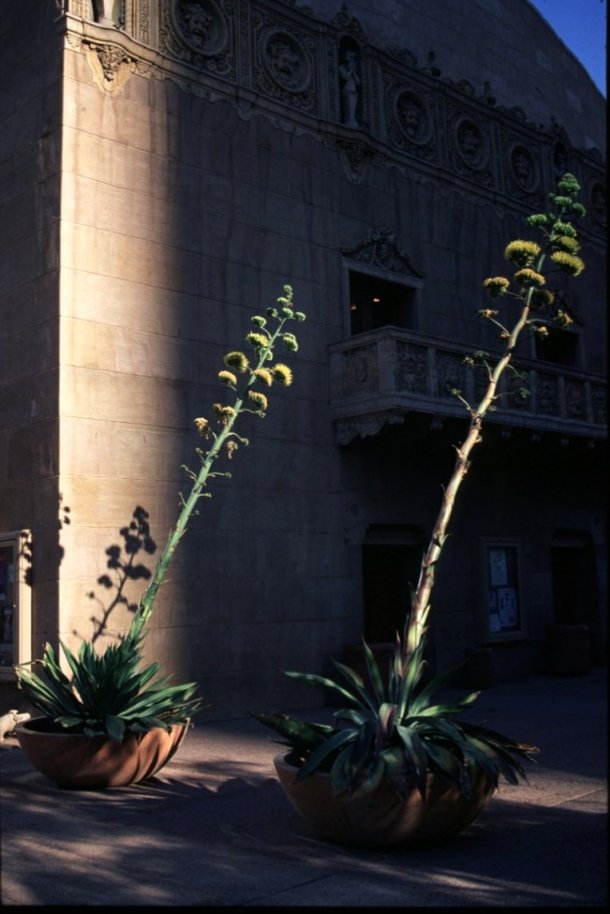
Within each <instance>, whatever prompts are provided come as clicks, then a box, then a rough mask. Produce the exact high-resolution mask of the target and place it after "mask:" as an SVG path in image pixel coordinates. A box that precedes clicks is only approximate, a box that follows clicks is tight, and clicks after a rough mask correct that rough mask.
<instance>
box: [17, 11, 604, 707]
mask: <svg viewBox="0 0 610 914" xmlns="http://www.w3.org/2000/svg"><path fill="white" fill-rule="evenodd" d="M0 28H1V29H2V32H1V34H0V40H1V41H2V51H3V53H2V59H1V62H0V76H1V84H2V86H3V89H2V94H1V95H2V97H1V101H0V105H1V107H0V125H1V137H0V237H1V238H2V258H1V260H2V263H1V264H0V315H1V320H2V342H3V350H4V358H3V359H2V362H1V367H0V385H1V390H2V397H1V400H0V560H1V562H2V564H1V566H0V568H1V570H2V574H3V577H2V575H0V605H1V606H2V612H3V617H2V624H3V629H2V642H1V645H0V649H1V652H2V657H1V661H2V662H1V663H0V677H1V681H2V683H3V685H4V686H8V684H9V683H10V682H12V672H11V668H12V665H13V663H15V662H18V661H26V660H29V659H31V657H37V656H40V653H41V649H42V644H43V643H44V642H45V641H46V640H51V641H54V642H56V641H57V639H58V638H62V639H64V640H65V641H67V642H68V643H69V644H72V645H74V644H75V643H76V642H77V640H78V638H79V637H81V636H84V637H92V636H94V635H96V636H97V643H98V644H99V645H100V646H101V645H103V644H104V643H106V642H107V639H108V638H111V637H114V636H115V635H116V633H118V632H121V631H124V630H125V628H126V626H127V624H128V620H129V617H130V612H131V611H132V609H133V606H134V604H135V603H136V602H137V599H138V596H139V594H140V592H141V589H142V587H143V586H144V584H145V582H146V575H147V574H148V573H149V571H150V569H151V568H152V566H153V565H154V561H155V557H156V555H157V554H158V551H159V548H160V545H161V544H162V543H163V541H164V539H165V536H166V533H167V530H168V529H169V527H170V526H171V524H172V523H173V522H174V520H175V517H176V512H177V499H178V492H179V491H180V490H181V489H182V488H185V487H186V485H187V482H186V480H185V476H184V473H183V472H182V471H181V469H180V467H181V465H182V464H185V463H186V464H189V463H192V462H193V453H194V449H195V447H196V446H197V440H196V436H195V432H194V429H193V425H192V420H193V418H194V417H195V416H199V415H205V414H206V410H208V411H209V409H210V405H211V403H212V402H213V401H214V400H216V399H218V384H217V381H216V373H217V371H218V369H219V368H220V367H222V366H221V361H222V356H223V354H224V352H225V351H226V350H227V348H235V347H236V346H238V345H240V342H241V340H242V338H243V335H244V334H245V333H246V332H247V330H248V329H249V321H250V317H251V315H252V314H254V313H256V311H258V310H260V309H261V308H264V307H265V306H267V305H269V304H272V303H273V301H274V300H275V298H276V296H277V295H278V294H279V293H280V292H281V288H282V286H283V284H284V283H290V284H291V285H292V286H293V287H294V290H295V300H296V303H297V307H299V308H300V309H301V310H303V311H305V312H306V313H307V317H308V319H307V321H306V323H304V324H303V325H301V330H300V349H299V352H298V353H297V355H296V357H295V359H294V373H295V381H294V384H293V386H292V387H291V388H289V389H288V390H286V391H283V392H280V393H275V392H274V393H273V395H272V396H271V397H270V401H271V402H270V409H269V414H268V416H267V418H266V419H265V420H264V421H262V422H258V423H257V424H256V425H254V424H253V425H252V428H248V429H246V430H245V433H247V434H248V437H249V438H250V439H251V445H250V447H249V448H248V450H247V452H244V451H242V452H240V453H239V454H238V455H237V457H236V458H235V461H234V465H233V466H232V473H233V479H232V480H231V481H230V482H227V481H226V480H218V481H217V483H216V484H215V486H214V488H213V497H212V498H211V499H209V500H207V501H206V502H205V503H204V504H203V506H202V512H201V515H200V516H199V517H198V518H196V519H195V520H194V521H193V523H192V525H191V530H190V531H189V534H188V536H187V538H186V539H185V540H184V541H183V543H182V544H181V546H180V552H179V555H178V558H177V560H176V566H175V567H172V573H171V580H170V581H169V582H168V583H167V584H166V585H165V587H164V590H163V593H162V598H161V599H160V601H159V607H158V610H157V613H156V615H155V617H154V620H153V630H152V632H151V636H150V639H149V642H148V646H147V650H148V652H149V655H150V657H151V658H152V657H155V658H158V659H160V660H161V662H162V664H163V666H164V668H165V669H166V670H167V671H172V672H175V673H176V675H177V676H178V677H179V678H180V679H189V680H190V679H196V680H198V681H199V682H200V684H201V688H202V692H203V695H204V697H205V699H206V701H208V702H209V708H208V709H207V710H206V711H205V712H204V714H206V715H209V716H212V717H218V718H221V717H230V716H235V715H237V716H240V715H243V714H244V713H245V712H246V711H247V710H248V709H252V710H257V709H263V708H267V709H268V708H275V707H280V706H281V707H283V708H289V707H299V706H300V707H305V706H306V705H307V704H308V703H311V702H313V703H318V702H319V701H320V700H321V697H320V696H318V695H313V696H312V694H311V693H310V691H309V690H305V691H306V693H305V694H304V693H303V690H302V689H301V688H300V687H297V686H294V685H292V684H291V683H290V682H288V681H286V680H285V679H284V678H283V677H282V676H281V674H280V672H279V671H280V670H282V669H306V670H314V671H315V670H318V671H329V669H330V668H329V657H331V656H334V657H337V658H338V659H339V658H340V657H341V656H342V654H343V652H344V650H345V648H346V646H349V645H351V644H354V643H357V642H358V640H359V638H360V633H361V632H362V631H364V632H365V634H366V635H367V637H368V638H369V639H370V640H372V641H374V642H381V643H383V642H387V641H388V640H390V639H391V637H392V633H393V631H394V630H395V628H396V627H397V626H400V625H401V624H402V618H403V610H404V607H405V605H406V601H407V599H408V587H409V581H410V580H412V579H413V576H414V574H415V572H416V569H417V565H418V561H419V558H420V556H421V552H422V549H423V546H424V545H425V543H426V541H427V538H428V536H429V532H430V529H431V526H432V523H433V521H434V518H435V515H436V512H437V510H438V507H439V499H440V492H441V486H442V484H443V483H444V482H446V480H447V477H448V474H449V472H450V470H451V466H452V462H453V445H454V444H455V443H456V442H459V440H460V435H462V434H463V432H464V428H465V419H464V409H463V406H462V405H461V404H460V402H459V401H458V400H456V397H455V396H454V395H452V394H451V390H452V389H453V388H459V389H460V390H462V391H463V392H464V394H465V396H466V397H467V398H471V397H474V396H476V392H477V390H478V389H480V378H479V377H478V376H477V375H476V373H474V374H472V373H469V372H468V371H467V370H466V368H465V366H464V363H463V358H464V356H465V355H468V354H469V353H470V352H472V350H473V349H485V350H486V351H489V352H492V353H493V352H494V350H496V351H497V347H498V342H497V339H496V337H495V335H494V333H493V332H492V329H491V327H490V326H489V325H488V324H487V323H486V322H482V321H481V319H480V318H479V317H478V316H477V312H478V310H479V308H481V307H483V306H484V299H483V292H482V289H481V281H482V279H483V278H484V277H485V276H488V275H494V274H496V273H498V272H501V271H502V269H503V266H502V264H503V257H502V252H503V250H504V247H505V245H506V243H507V242H508V241H509V240H511V239H512V238H515V237H522V236H523V234H524V231H526V229H525V228H524V218H525V216H526V215H527V214H528V213H530V212H534V211H537V210H540V209H544V208H545V201H546V195H547V193H548V192H549V191H550V190H552V189H553V187H554V182H555V179H556V177H557V176H558V175H559V174H561V173H563V172H564V171H571V172H573V173H574V174H575V175H576V176H577V178H578V180H579V182H580V183H581V185H582V202H583V203H584V205H585V206H586V208H587V215H586V217H585V218H584V220H583V223H582V228H581V241H582V251H581V253H582V256H583V259H584V260H585V262H586V265H587V268H586V270H585V272H584V273H583V275H582V277H579V278H578V279H577V280H573V281H570V282H569V283H567V284H566V285H565V288H564V287H563V286H562V287H561V288H560V291H561V293H562V294H563V295H564V296H565V302H566V305H567V306H568V307H569V308H570V312H571V313H572V314H573V316H574V324H573V325H572V327H573V329H571V330H570V331H566V332H565V333H564V334H563V335H562V336H559V335H555V334H552V335H551V338H550V339H549V341H548V342H547V343H546V344H544V345H543V344H540V345H537V344H536V343H535V342H534V340H533V339H529V340H527V341H525V342H524V343H523V346H522V349H521V351H520V353H519V355H518V365H519V368H520V370H521V371H523V372H524V373H525V375H526V378H527V386H528V387H529V390H530V396H529V397H528V398H527V400H523V401H522V400H519V399H517V398H516V397H514V396H512V395H511V394H512V393H513V392H514V391H513V390H512V389H511V387H510V382H509V379H507V387H506V389H505V390H504V391H503V393H504V398H503V399H502V400H501V401H500V403H499V406H498V409H497V410H496V411H495V412H494V413H493V414H492V415H491V416H490V420H489V422H488V425H487V429H486V430H485V433H484V441H483V443H482V445H481V446H480V447H479V448H478V452H475V455H474V461H473V466H472V468H471V470H470V472H469V475H468V478H467V480H466V482H465V484H464V487H463V492H462V494H461V496H460V502H459V504H458V508H457V510H456V513H455V517H454V521H453V523H452V528H451V537H450V540H449V543H448V545H447V546H446V548H445V551H444V553H443V557H442V561H441V566H439V573H438V584H437V589H436V592H435V599H434V603H435V606H434V610H433V624H432V641H431V653H430V664H431V667H432V668H437V667H445V666H446V665H448V664H451V665H452V664H457V663H461V662H462V661H463V660H464V657H465V656H466V655H467V653H468V652H469V651H471V650H472V649H473V648H480V647H485V648H486V649H489V651H490V652H491V653H490V654H488V655H487V656H491V661H492V669H493V677H494V679H496V680H498V681H501V680H502V679H507V678H514V677H518V676H525V675H529V674H532V673H539V672H544V671H545V670H547V669H548V664H549V655H548V635H549V626H552V625H553V624H555V623H562V624H571V625H584V626H586V634H587V648H586V649H587V652H588V654H589V659H590V661H591V662H601V660H602V658H603V657H604V656H605V643H606V618H605V611H604V607H605V606H606V599H607V594H606V590H605V587H606V583H605V582H606V569H607V559H606V526H605V525H606V510H605V497H606V482H605V480H606V470H605V465H606V457H607V450H606V441H607V418H606V332H607V324H606V314H607V310H606V301H607V299H606V290H605V276H606V267H605V252H606V219H607V216H606V203H605V201H606V190H605V188H606V170H605V154H606V153H605V133H606V129H605V112H606V109H605V100H604V98H603V97H602V96H601V95H600V93H599V92H598V91H597V89H596V88H595V86H594V85H593V84H592V82H591V81H590V79H589V77H588V76H587V74H586V73H585V71H584V70H583V69H582V67H581V66H580V64H579V63H578V61H577V60H576V59H575V58H574V57H573V56H572V55H571V53H570V52H569V51H568V50H567V49H566V48H565V47H564V45H563V44H562V43H561V42H560V40H559V39H558V38H557V37H556V36H555V34H554V33H553V32H552V30H551V29H550V28H549V26H548V25H547V24H546V22H545V21H544V20H543V19H542V18H541V17H540V15H539V14H538V13H537V12H536V11H535V10H534V8H533V7H532V6H531V5H530V4H529V2H528V0H512V2H511V3H510V4H503V3H497V2H495V0H477V2H476V3H474V2H473V3H472V4H468V12H467V14H466V12H465V11H464V8H463V5H462V4H455V3H454V2H452V0H433V2H430V0H403V2H400V3H396V2H388V0H379V2H376V3H370V2H368V0H366V2H365V0H351V2H349V3H347V4H341V3H340V2H334V0H324V2H322V0H318V2H315V0H314V2H309V3H304V2H300V0H196V2H195V0H104V2H102V0H25V2H22V3H20V4H8V5H6V9H4V10H3V20H2V24H1V26H0ZM373 299H381V302H375V303H373ZM253 423H254V420H253Z"/></svg>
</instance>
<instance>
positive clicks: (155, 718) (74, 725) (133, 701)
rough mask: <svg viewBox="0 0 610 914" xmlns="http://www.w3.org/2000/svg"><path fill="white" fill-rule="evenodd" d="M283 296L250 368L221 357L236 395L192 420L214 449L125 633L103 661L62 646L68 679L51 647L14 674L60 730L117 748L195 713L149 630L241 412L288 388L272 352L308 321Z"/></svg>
mask: <svg viewBox="0 0 610 914" xmlns="http://www.w3.org/2000/svg"><path fill="white" fill-rule="evenodd" d="M283 292H284V294H283V295H282V296H280V297H279V298H278V299H277V307H272V308H267V310H266V312H265V316H263V315H258V314H257V315H255V316H254V317H253V318H252V323H253V325H254V329H252V330H251V331H250V332H249V333H248V334H247V335H246V343H247V344H248V347H249V348H250V349H251V350H252V351H253V353H254V358H253V367H252V366H251V364H250V359H249V358H248V356H247V355H246V354H245V353H244V352H242V351H234V352H229V353H227V355H225V357H224V364H225V367H224V368H223V369H222V370H221V371H220V372H219V373H218V377H219V380H220V381H221V382H222V383H223V384H224V385H226V387H228V388H229V389H230V390H231V391H233V393H234V398H233V403H232V404H230V405H229V404H223V403H214V407H213V408H214V419H213V420H212V421H209V420H208V419H204V418H198V419H195V420H194V421H195V426H196V428H197V430H198V432H199V434H200V435H201V436H202V438H203V439H205V440H206V441H209V442H211V443H210V445H209V447H208V448H207V450H206V449H203V448H197V452H196V453H197V456H198V457H199V462H200V466H199V469H198V471H197V472H194V471H193V470H191V469H189V468H188V467H186V466H185V467H183V469H184V470H185V471H186V473H187V474H188V476H189V478H190V480H191V489H190V492H189V493H188V495H187V496H186V497H184V495H182V493H181V494H180V511H179V514H178V519H177V521H176V524H175V526H174V527H173V528H172V529H171V530H170V532H169V534H168V537H167V540H166V542H165V545H164V547H163V551H162V552H161V556H160V558H159V560H158V562H157V565H156V568H155V571H154V573H153V575H152V578H151V580H150V583H149V585H148V587H147V588H146V590H145V591H144V593H143V594H142V597H141V599H140V602H139V604H138V607H137V609H136V612H135V615H134V617H133V619H132V622H131V625H130V627H129V630H128V631H127V633H126V634H125V635H124V636H123V637H121V638H120V639H119V641H118V642H117V643H116V644H110V645H109V646H108V647H106V649H105V650H104V651H103V653H101V654H98V653H97V652H96V650H95V647H94V644H93V641H83V642H82V643H81V645H80V647H79V651H78V654H74V653H72V651H71V650H70V649H69V648H68V647H67V646H66V645H65V644H64V643H63V642H62V641H60V646H61V650H62V652H63V656H64V658H65V661H66V663H67V665H68V667H69V670H70V674H71V675H70V676H67V675H66V674H65V673H64V671H63V670H62V668H61V664H60V662H59V658H58V656H57V654H56V652H55V650H54V648H53V646H52V645H51V644H46V645H45V647H44V652H43V657H42V659H41V660H40V661H33V662H32V663H40V664H41V666H42V669H43V671H44V677H42V676H38V675H37V674H36V673H33V672H30V671H29V670H28V669H26V667H29V666H31V664H23V665H21V666H19V667H17V668H16V670H15V673H16V676H17V683H18V686H19V688H20V689H21V690H22V691H23V692H24V694H25V696H26V698H27V699H28V700H29V701H30V702H31V703H32V704H33V705H34V706H35V707H37V708H38V709H39V710H41V711H42V713H43V714H44V715H45V717H47V718H49V720H50V721H52V722H53V724H54V725H55V726H57V727H59V728H60V729H64V730H69V731H70V732H73V733H84V734H85V735H87V736H95V735H98V734H106V735H109V736H111V737H112V738H113V739H115V740H117V741H118V742H120V741H121V740H123V738H124V736H125V733H126V732H127V731H131V732H133V733H145V732H147V731H149V730H151V729H152V728H154V727H165V728H169V727H171V725H172V724H175V723H183V722H185V721H186V720H188V719H189V718H190V717H192V715H193V714H194V713H195V712H196V711H197V710H198V709H199V708H200V706H201V699H199V698H198V697H196V692H197V684H196V683H192V682H191V683H185V684H178V685H174V684H172V683H171V682H170V679H171V677H169V676H165V677H162V678H160V679H155V678H154V677H155V676H156V675H157V673H158V672H159V669H160V664H159V663H151V664H149V665H148V666H144V667H143V666H142V646H143V641H144V637H145V634H146V624H147V623H148V621H149V619H150V617H151V615H152V613H153V611H154V609H155V606H156V598H157V596H158V594H159V590H160V588H161V586H162V584H163V582H164V581H165V579H166V575H167V572H168V569H169V567H170V564H171V562H172V559H173V558H174V555H175V554H176V549H177V548H178V545H179V543H180V541H181V539H182V537H183V536H184V534H185V533H186V530H187V528H188V524H189V521H190V519H191V517H192V515H193V514H194V513H196V509H197V506H198V504H199V500H200V499H201V498H203V497H206V496H207V497H209V496H210V494H211V493H210V492H209V491H208V482H209V481H210V480H211V479H212V478H213V477H215V476H225V477H227V476H230V474H229V473H227V472H223V471H219V470H216V469H215V465H216V461H217V460H218V458H219V457H220V456H221V455H223V454H224V455H225V456H227V457H229V458H231V457H233V455H234V453H235V451H236V450H237V448H238V447H239V446H240V445H242V446H243V445H247V444H248V441H247V439H246V438H244V437H243V436H241V435H239V434H238V433H237V432H236V430H235V426H236V424H237V421H238V419H239V418H240V416H242V415H243V414H244V413H252V414H253V415H255V416H259V417H264V416H265V414H266V411H267V407H268V401H267V396H266V394H264V393H262V391H261V390H260V389H257V388H260V387H266V388H269V387H271V385H272V384H273V383H278V384H280V385H284V386H288V385H289V384H291V383H292V372H291V370H290V368H289V367H288V366H287V365H285V364H284V363H282V362H275V361H274V359H275V348H276V346H278V345H280V344H281V345H283V346H284V347H285V348H286V349H288V350H289V351H291V352H296V351H297V349H298V343H297V339H296V337H295V335H294V333H292V332H291V331H290V330H288V329H287V327H288V324H289V323H290V322H292V321H297V322H299V321H303V320H305V315H304V314H303V313H302V312H301V311H296V310H295V309H294V306H293V293H292V288H291V287H290V286H284V289H283ZM268 322H269V324H270V326H267V324H268Z"/></svg>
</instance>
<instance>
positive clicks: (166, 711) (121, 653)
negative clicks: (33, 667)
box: [16, 616, 201, 742]
mask: <svg viewBox="0 0 610 914" xmlns="http://www.w3.org/2000/svg"><path fill="white" fill-rule="evenodd" d="M143 637H144V626H143V621H142V617H141V616H137V617H136V618H134V620H133V622H132V625H131V627H130V629H129V631H128V632H127V634H126V635H125V636H124V637H123V638H122V639H121V640H120V641H119V642H118V643H117V644H111V645H109V646H108V647H107V648H106V649H105V651H104V652H103V653H102V654H97V653H96V651H95V648H94V646H93V644H92V642H91V641H84V642H82V643H81V645H80V648H79V651H78V654H77V655H76V654H74V653H72V651H71V650H70V649H69V648H68V647H67V646H66V645H65V644H64V643H63V642H61V641H60V645H61V650H62V652H63V655H64V657H65V659H66V662H67V664H68V666H69V668H70V672H71V674H72V677H71V678H69V677H68V676H67V675H66V674H65V673H64V672H63V671H62V669H61V667H60V664H59V658H58V656H57V655H56V653H55V650H54V649H53V647H52V645H51V644H46V645H45V648H44V654H43V658H42V660H40V661H34V663H37V662H38V663H40V664H41V665H42V668H43V671H44V673H43V676H39V675H37V674H36V673H33V672H29V671H28V670H26V669H25V668H24V667H18V668H17V670H16V675H17V680H18V683H19V688H20V689H21V690H22V691H23V693H24V695H25V697H26V698H27V699H28V701H29V702H30V703H31V704H32V705H34V707H36V708H38V709H39V710H40V711H42V713H43V714H44V715H45V716H46V717H48V718H49V720H50V721H53V723H54V725H57V726H59V727H61V728H64V729H65V730H66V732H72V733H84V734H86V735H87V736H96V735H98V734H107V735H109V736H111V737H112V738H113V739H116V740H118V741H119V742H120V741H122V739H123V737H124V735H125V732H126V731H131V732H133V733H146V732H147V731H148V730H150V729H152V728H153V727H165V728H169V726H170V725H171V724H175V723H183V722H184V721H186V720H188V718H189V717H191V716H192V715H193V714H194V713H195V712H196V711H197V709H198V708H199V707H200V706H201V700H200V699H198V698H193V697H192V696H193V695H194V694H195V691H196V689H197V686H196V684H195V683H188V684H185V685H171V684H170V677H168V676H166V677H163V678H160V679H156V680H155V678H154V677H155V676H156V674H157V673H158V671H159V664H158V663H151V664H149V665H148V666H145V667H143V668H142V669H139V667H140V663H141V660H142V641H143Z"/></svg>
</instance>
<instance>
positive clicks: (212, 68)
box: [161, 0, 236, 80]
mask: <svg viewBox="0 0 610 914" xmlns="http://www.w3.org/2000/svg"><path fill="white" fill-rule="evenodd" d="M233 13H234V4H233V3H232V2H227V0H224V2H223V3H222V5H221V4H220V0H218V2H217V0H170V2H169V3H167V4H164V5H163V16H162V22H161V48H162V50H163V51H164V52H165V53H168V54H170V55H171V56H172V57H174V58H176V59H177V60H180V61H183V62H185V63H188V64H191V65H192V66H195V67H197V68H199V69H201V70H206V71H208V72H210V73H214V74H215V75H218V76H222V77H225V78H227V77H228V78H231V79H233V80H234V79H235V75H236V74H235V49H234V46H235V38H234V34H233V30H234V16H233V15H232V14H233Z"/></svg>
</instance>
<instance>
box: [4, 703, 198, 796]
mask: <svg viewBox="0 0 610 914" xmlns="http://www.w3.org/2000/svg"><path fill="white" fill-rule="evenodd" d="M187 728H188V723H184V724H175V725H174V726H172V727H171V729H170V732H169V733H168V732H167V731H166V730H164V729H163V728H162V727H156V728H155V729H154V730H150V731H149V732H148V733H144V734H139V735H136V734H134V733H128V734H127V735H126V736H125V738H124V739H123V741H122V742H121V743H119V742H117V741H116V740H113V739H111V738H110V737H109V736H84V735H82V734H72V733H58V732H57V731H54V732H51V731H50V728H49V720H48V719H47V718H45V717H36V718H34V719H33V720H30V721H28V722H27V723H24V724H20V725H19V726H18V727H16V728H15V736H16V737H17V739H18V741H19V745H20V746H21V748H22V749H23V751H24V752H25V754H26V755H27V757H28V759H29V760H30V762H31V763H32V765H33V766H34V768H37V769H38V771H40V772H41V773H42V774H44V776H45V777H47V778H48V779H49V780H50V781H53V783H55V784H57V786H58V787H69V788H72V789H75V790H87V789H95V788H101V787H126V786H127V785H129V784H138V783H139V782H140V781H144V780H145V779H146V778H150V777H152V776H153V775H154V774H156V772H157V771H159V770H160V769H161V768H162V767H163V766H164V765H165V764H167V762H169V760H170V759H171V758H172V756H173V755H174V754H175V752H176V751H177V749H178V747H179V746H180V744H181V742H182V740H183V739H184V736H185V734H186V731H187Z"/></svg>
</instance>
